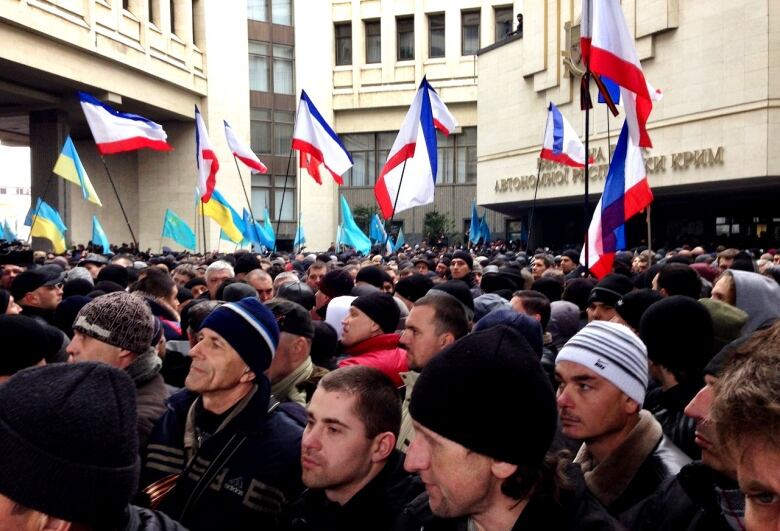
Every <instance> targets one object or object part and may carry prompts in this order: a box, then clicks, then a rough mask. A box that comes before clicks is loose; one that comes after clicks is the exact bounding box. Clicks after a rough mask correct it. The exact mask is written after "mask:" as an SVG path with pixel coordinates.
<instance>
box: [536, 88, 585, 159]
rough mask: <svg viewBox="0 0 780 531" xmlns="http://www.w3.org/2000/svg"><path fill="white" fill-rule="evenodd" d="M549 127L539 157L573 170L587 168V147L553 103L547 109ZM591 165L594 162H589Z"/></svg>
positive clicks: (547, 126) (546, 127)
mask: <svg viewBox="0 0 780 531" xmlns="http://www.w3.org/2000/svg"><path fill="white" fill-rule="evenodd" d="M547 109H548V110H547V125H546V126H545V128H544V131H545V133H544V143H543V144H542V152H541V153H540V154H539V157H540V158H542V159H545V160H551V161H553V162H558V163H560V164H564V165H566V166H571V167H572V168H584V167H585V146H584V145H583V143H582V141H581V140H580V137H579V136H577V133H576V132H575V131H574V128H573V127H572V126H571V124H570V123H569V121H568V120H566V118H565V117H564V116H563V115H562V114H561V111H560V110H558V107H556V106H555V105H554V104H553V103H550V105H549V107H548V108H547ZM589 162H590V163H591V164H592V163H593V161H592V160H590V161H589Z"/></svg>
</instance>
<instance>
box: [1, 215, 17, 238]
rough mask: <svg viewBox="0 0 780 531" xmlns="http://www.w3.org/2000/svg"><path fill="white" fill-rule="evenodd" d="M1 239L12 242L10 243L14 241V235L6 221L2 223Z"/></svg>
mask: <svg viewBox="0 0 780 531" xmlns="http://www.w3.org/2000/svg"><path fill="white" fill-rule="evenodd" d="M2 238H4V239H5V240H7V241H9V242H12V241H14V240H16V233H15V232H14V230H13V229H12V228H11V225H10V224H9V223H8V220H7V219H6V220H4V221H3V236H2Z"/></svg>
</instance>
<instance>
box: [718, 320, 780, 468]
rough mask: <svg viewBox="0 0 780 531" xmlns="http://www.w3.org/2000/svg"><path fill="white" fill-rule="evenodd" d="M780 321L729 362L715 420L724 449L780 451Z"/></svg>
mask: <svg viewBox="0 0 780 531" xmlns="http://www.w3.org/2000/svg"><path fill="white" fill-rule="evenodd" d="M778 342H780V321H776V322H775V324H773V325H772V326H770V327H769V328H765V329H762V330H759V331H757V332H755V333H753V335H752V336H750V338H749V339H748V340H747V341H745V342H744V343H743V344H742V346H740V347H739V348H738V349H737V350H736V351H735V353H734V354H733V355H732V356H731V357H730V358H729V359H728V360H727V361H726V369H725V370H724V371H723V374H722V375H721V377H720V379H719V380H718V384H717V387H716V391H715V401H714V402H713V404H712V418H713V420H714V421H715V428H716V430H717V433H718V438H719V439H720V441H721V443H722V444H723V445H724V446H727V447H729V448H732V449H734V448H737V447H738V446H739V444H740V442H741V441H754V442H762V443H764V444H766V445H769V447H771V448H775V449H780V352H779V351H778V348H777V345H778ZM737 457H738V458H739V456H737Z"/></svg>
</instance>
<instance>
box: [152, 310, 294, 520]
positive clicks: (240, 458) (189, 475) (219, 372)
mask: <svg viewBox="0 0 780 531" xmlns="http://www.w3.org/2000/svg"><path fill="white" fill-rule="evenodd" d="M200 337H201V340H200V341H199V342H198V343H197V344H196V345H195V346H194V347H192V349H191V350H190V357H191V358H192V365H191V366H190V371H189V374H188V375H187V378H186V380H185V386H186V389H183V390H182V391H179V392H178V393H176V394H174V395H173V396H171V398H170V399H169V401H168V409H167V411H166V412H165V414H164V415H163V416H162V417H161V418H160V419H159V420H158V421H157V424H156V425H155V427H154V430H153V432H152V435H151V437H150V440H149V451H148V452H147V456H146V461H145V462H146V466H145V468H144V471H143V474H142V476H141V485H142V486H143V487H147V490H154V489H152V488H149V487H150V485H153V486H154V487H157V486H158V485H159V484H160V482H162V483H164V482H165V480H166V478H168V476H169V475H170V474H179V473H180V474H181V475H180V476H179V477H178V479H177V480H176V487H175V488H174V489H173V490H172V491H171V493H170V494H168V495H167V496H166V497H165V498H164V499H163V501H162V504H161V505H160V509H161V510H162V511H164V512H165V513H167V514H168V515H170V516H171V517H173V518H175V519H176V520H178V521H180V522H181V523H182V524H184V525H186V526H187V527H189V528H190V529H191V530H193V531H195V530H200V529H203V530H207V529H208V530H212V529H231V530H232V529H237V530H241V529H265V528H273V527H274V526H275V525H276V522H277V520H278V518H279V515H280V514H281V511H282V510H283V509H284V507H285V505H286V504H287V503H288V502H289V501H290V500H291V499H293V498H294V497H295V496H296V495H297V494H298V493H299V492H300V490H301V483H300V475H301V472H300V461H299V457H300V447H301V434H302V433H303V426H302V425H301V424H300V423H298V422H297V421H296V419H295V416H294V415H293V414H291V413H290V412H289V410H288V409H287V408H285V406H284V405H282V406H280V405H279V403H278V401H277V400H276V399H273V398H272V397H271V383H270V382H269V380H268V378H267V377H266V376H265V375H264V372H265V371H266V370H268V368H269V367H270V365H271V360H272V358H273V356H274V352H275V351H276V348H277V346H278V343H279V326H278V325H277V323H276V318H275V317H274V314H273V313H272V312H271V310H269V309H268V308H267V307H266V306H264V305H263V304H262V303H261V302H260V301H259V300H258V299H257V298H255V297H247V298H245V299H241V300H240V301H238V302H231V303H227V304H224V305H222V306H220V307H218V308H216V309H215V310H213V311H212V312H211V313H209V315H208V316H207V317H206V318H205V319H204V321H203V323H202V325H201V328H200Z"/></svg>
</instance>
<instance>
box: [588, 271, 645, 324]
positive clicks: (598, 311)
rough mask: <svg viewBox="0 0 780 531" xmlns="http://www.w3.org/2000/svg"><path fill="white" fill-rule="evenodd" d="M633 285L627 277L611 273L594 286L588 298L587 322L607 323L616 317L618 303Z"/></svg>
mask: <svg viewBox="0 0 780 531" xmlns="http://www.w3.org/2000/svg"><path fill="white" fill-rule="evenodd" d="M633 289H634V284H633V283H632V282H631V279H629V278H628V277H627V276H624V275H619V274H616V273H613V274H611V275H607V276H605V277H604V278H602V279H601V280H599V282H598V284H596V285H595V286H594V287H593V289H592V290H590V295H589V296H588V309H587V312H588V321H609V320H611V319H612V318H613V317H615V315H617V310H615V307H616V306H617V303H618V301H619V300H620V299H621V298H622V297H623V295H626V294H627V293H629V292H630V291H631V290H633Z"/></svg>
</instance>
